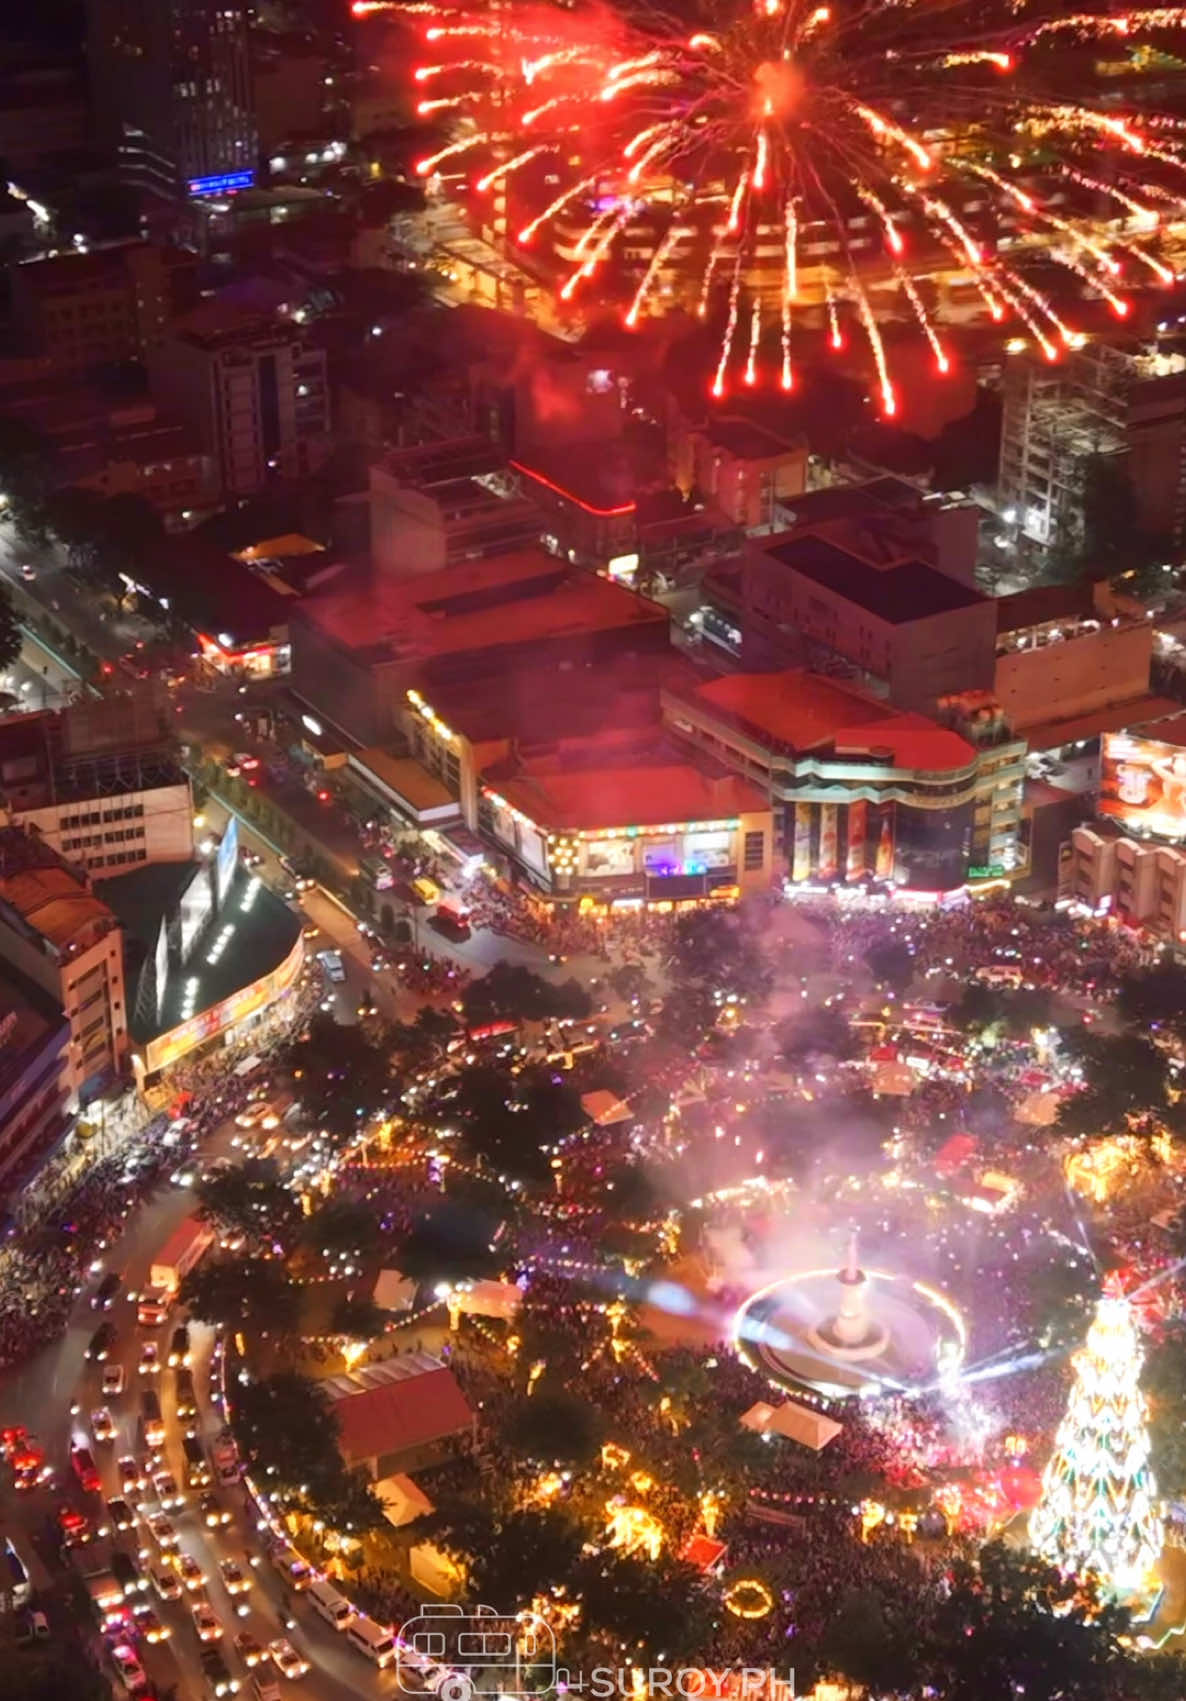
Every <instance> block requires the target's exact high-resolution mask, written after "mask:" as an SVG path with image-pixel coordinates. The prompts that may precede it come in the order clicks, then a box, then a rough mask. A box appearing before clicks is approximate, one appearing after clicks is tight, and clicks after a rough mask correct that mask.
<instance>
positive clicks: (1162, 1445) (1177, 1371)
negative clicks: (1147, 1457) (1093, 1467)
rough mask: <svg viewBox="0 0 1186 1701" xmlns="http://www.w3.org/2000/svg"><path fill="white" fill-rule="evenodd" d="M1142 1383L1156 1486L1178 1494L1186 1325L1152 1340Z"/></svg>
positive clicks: (1183, 1462) (1185, 1484) (1183, 1448)
mask: <svg viewBox="0 0 1186 1701" xmlns="http://www.w3.org/2000/svg"><path fill="white" fill-rule="evenodd" d="M1141 1385H1142V1387H1143V1388H1144V1391H1145V1397H1146V1399H1147V1400H1148V1402H1149V1440H1150V1444H1151V1448H1152V1460H1153V1474H1154V1476H1155V1477H1156V1478H1157V1486H1158V1488H1159V1489H1160V1490H1161V1492H1162V1493H1163V1494H1167V1495H1171V1496H1175V1497H1177V1496H1180V1495H1182V1493H1183V1492H1186V1325H1183V1324H1181V1323H1176V1324H1174V1325H1173V1326H1172V1327H1171V1328H1170V1329H1169V1330H1168V1331H1167V1333H1166V1334H1165V1335H1164V1336H1163V1337H1162V1338H1161V1339H1160V1340H1158V1341H1155V1342H1154V1343H1153V1345H1152V1346H1151V1347H1150V1349H1149V1351H1148V1354H1147V1356H1146V1359H1145V1370H1144V1375H1143V1376H1142V1378H1141ZM1183 1693H1184V1694H1186V1690H1184V1691H1183Z"/></svg>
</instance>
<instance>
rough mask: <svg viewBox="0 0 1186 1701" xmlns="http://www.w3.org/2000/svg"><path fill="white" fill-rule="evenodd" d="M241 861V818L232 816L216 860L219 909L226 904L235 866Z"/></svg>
mask: <svg viewBox="0 0 1186 1701" xmlns="http://www.w3.org/2000/svg"><path fill="white" fill-rule="evenodd" d="M238 860H239V817H238V816H237V815H231V816H230V817H228V819H227V824H226V830H225V831H224V833H223V835H222V838H221V839H220V840H219V844H218V854H217V856H216V857H215V859H214V881H215V885H216V887H217V888H218V907H219V909H221V908H222V906H223V904H224V903H225V902H226V895H227V892H228V890H229V889H230V884H231V881H232V880H233V879H234V878H235V864H236V863H237V862H238Z"/></svg>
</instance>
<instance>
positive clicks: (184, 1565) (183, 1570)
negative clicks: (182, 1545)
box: [173, 1553, 206, 1595]
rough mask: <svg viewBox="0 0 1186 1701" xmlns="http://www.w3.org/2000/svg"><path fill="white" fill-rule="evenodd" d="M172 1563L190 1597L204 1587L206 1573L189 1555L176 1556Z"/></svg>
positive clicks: (180, 1554)
mask: <svg viewBox="0 0 1186 1701" xmlns="http://www.w3.org/2000/svg"><path fill="white" fill-rule="evenodd" d="M173 1563H174V1565H175V1566H176V1567H177V1575H178V1576H179V1577H180V1578H181V1581H182V1583H183V1584H184V1586H185V1588H186V1590H187V1592H188V1593H189V1594H191V1595H192V1594H193V1593H194V1592H195V1591H196V1590H198V1589H200V1588H202V1587H203V1586H204V1584H205V1582H206V1573H205V1572H204V1571H203V1570H202V1567H201V1566H200V1565H199V1564H198V1562H197V1560H196V1559H195V1558H194V1556H193V1555H192V1554H191V1553H179V1554H177V1555H176V1557H175V1558H174V1560H173Z"/></svg>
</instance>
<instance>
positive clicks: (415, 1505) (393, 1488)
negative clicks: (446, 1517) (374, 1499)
mask: <svg viewBox="0 0 1186 1701" xmlns="http://www.w3.org/2000/svg"><path fill="white" fill-rule="evenodd" d="M375 1493H376V1494H377V1495H378V1497H379V1500H380V1502H381V1503H382V1506H383V1516H384V1517H385V1518H386V1520H387V1522H388V1523H389V1524H394V1525H395V1527H396V1529H397V1530H398V1529H399V1527H400V1525H401V1524H410V1523H411V1522H412V1520H413V1519H414V1518H423V1517H425V1516H426V1515H427V1514H428V1513H429V1512H435V1511H436V1507H435V1506H434V1505H433V1503H432V1501H431V1500H430V1499H429V1498H428V1496H427V1495H426V1494H425V1493H424V1491H423V1489H420V1488H417V1486H416V1484H415V1483H414V1482H413V1481H412V1479H411V1477H409V1476H405V1475H404V1473H403V1472H402V1471H401V1472H399V1473H398V1474H397V1475H396V1476H393V1477H384V1478H383V1479H382V1480H381V1481H380V1482H377V1483H376V1484H375Z"/></svg>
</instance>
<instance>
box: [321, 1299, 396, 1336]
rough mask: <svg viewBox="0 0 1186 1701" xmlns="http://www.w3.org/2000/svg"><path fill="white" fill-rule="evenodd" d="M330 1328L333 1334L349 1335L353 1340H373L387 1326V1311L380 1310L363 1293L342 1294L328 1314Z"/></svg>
mask: <svg viewBox="0 0 1186 1701" xmlns="http://www.w3.org/2000/svg"><path fill="white" fill-rule="evenodd" d="M329 1326H330V1328H331V1329H332V1330H333V1332H334V1334H335V1335H349V1336H350V1338H351V1339H352V1340H355V1341H374V1340H377V1339H378V1337H379V1336H380V1335H382V1334H383V1333H384V1332H385V1331H386V1328H387V1313H386V1312H385V1311H380V1310H379V1307H378V1306H377V1305H376V1304H375V1302H374V1300H372V1299H367V1298H366V1297H365V1296H364V1295H361V1294H360V1295H354V1294H343V1296H342V1298H341V1299H339V1300H338V1301H337V1303H336V1304H335V1305H334V1308H333V1312H332V1313H331V1315H330V1325H329Z"/></svg>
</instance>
